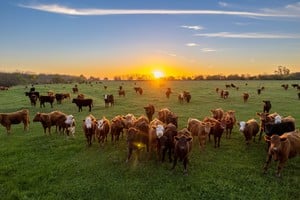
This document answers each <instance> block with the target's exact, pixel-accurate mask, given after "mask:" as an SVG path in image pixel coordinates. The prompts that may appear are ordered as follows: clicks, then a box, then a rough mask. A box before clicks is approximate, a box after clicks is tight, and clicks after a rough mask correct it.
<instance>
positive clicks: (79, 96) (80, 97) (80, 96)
mask: <svg viewBox="0 0 300 200" xmlns="http://www.w3.org/2000/svg"><path fill="white" fill-rule="evenodd" d="M84 97H85V96H84V94H78V95H77V99H84Z"/></svg>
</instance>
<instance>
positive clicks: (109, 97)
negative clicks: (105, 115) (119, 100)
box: [104, 94, 115, 107]
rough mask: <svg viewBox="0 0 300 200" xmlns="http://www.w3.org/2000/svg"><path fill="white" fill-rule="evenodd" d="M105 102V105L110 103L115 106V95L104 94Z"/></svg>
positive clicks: (107, 105)
mask: <svg viewBox="0 0 300 200" xmlns="http://www.w3.org/2000/svg"><path fill="white" fill-rule="evenodd" d="M104 104H105V107H109V105H110V106H113V105H114V104H115V100H114V95H112V94H105V95H104Z"/></svg>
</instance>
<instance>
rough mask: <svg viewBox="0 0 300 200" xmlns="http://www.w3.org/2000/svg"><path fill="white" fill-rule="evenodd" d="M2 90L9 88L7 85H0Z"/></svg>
mask: <svg viewBox="0 0 300 200" xmlns="http://www.w3.org/2000/svg"><path fill="white" fill-rule="evenodd" d="M0 90H8V87H7V86H0Z"/></svg>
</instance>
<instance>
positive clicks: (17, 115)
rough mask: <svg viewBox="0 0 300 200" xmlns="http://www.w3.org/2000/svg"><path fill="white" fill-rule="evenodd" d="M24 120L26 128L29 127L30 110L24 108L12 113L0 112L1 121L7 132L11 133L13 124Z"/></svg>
mask: <svg viewBox="0 0 300 200" xmlns="http://www.w3.org/2000/svg"><path fill="white" fill-rule="evenodd" d="M21 122H23V124H24V130H28V128H29V123H30V122H29V110H28V109H23V110H19V111H16V112H12V113H0V123H1V124H2V126H4V127H5V128H6V131H7V134H9V133H10V129H11V125H12V124H20V123H21Z"/></svg>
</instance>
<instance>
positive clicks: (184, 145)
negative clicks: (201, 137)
mask: <svg viewBox="0 0 300 200" xmlns="http://www.w3.org/2000/svg"><path fill="white" fill-rule="evenodd" d="M174 139H175V146H176V149H177V151H179V153H180V157H182V156H185V155H186V154H187V153H188V152H189V150H190V145H191V144H190V142H192V140H193V138H192V137H191V136H186V135H180V136H175V137H174Z"/></svg>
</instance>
